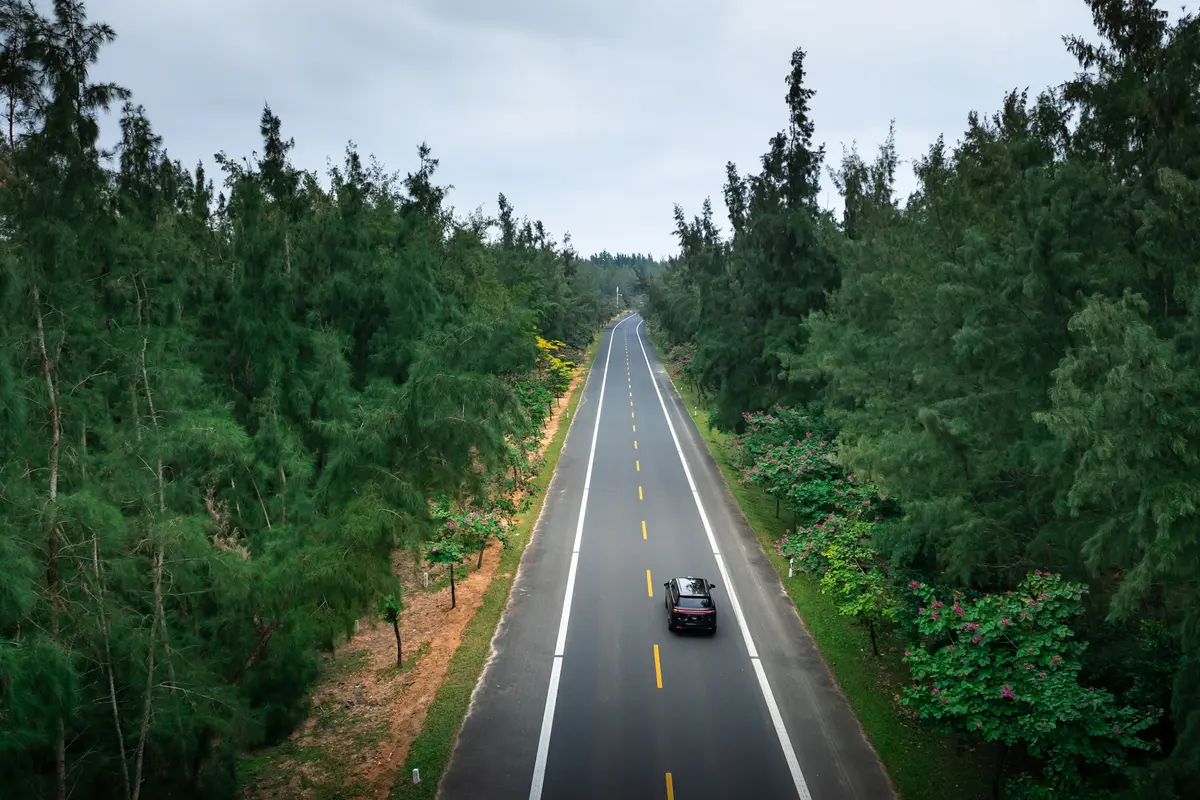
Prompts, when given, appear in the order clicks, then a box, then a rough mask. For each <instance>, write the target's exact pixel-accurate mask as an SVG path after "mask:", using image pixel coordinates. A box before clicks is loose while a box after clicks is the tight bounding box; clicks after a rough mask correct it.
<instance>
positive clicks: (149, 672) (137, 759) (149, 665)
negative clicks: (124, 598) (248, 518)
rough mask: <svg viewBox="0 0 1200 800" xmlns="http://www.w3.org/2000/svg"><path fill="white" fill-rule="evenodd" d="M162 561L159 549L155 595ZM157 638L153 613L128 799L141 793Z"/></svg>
mask: <svg viewBox="0 0 1200 800" xmlns="http://www.w3.org/2000/svg"><path fill="white" fill-rule="evenodd" d="M162 563H163V554H162V550H161V549H159V550H158V552H157V553H156V554H155V556H154V594H155V595H156V596H161V594H162ZM157 638H158V615H157V614H153V615H152V616H151V619H150V639H149V646H148V647H147V648H146V697H145V699H144V700H143V701H142V726H141V730H139V731H138V743H137V752H136V754H135V755H134V764H133V791H132V792H131V793H130V795H129V798H130V800H138V797H139V796H140V795H141V793H142V758H143V756H145V754H146V734H147V733H148V732H149V730H150V711H151V708H152V705H153V704H152V700H153V697H154V644H155V640H156V639H157Z"/></svg>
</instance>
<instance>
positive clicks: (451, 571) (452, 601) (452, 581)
mask: <svg viewBox="0 0 1200 800" xmlns="http://www.w3.org/2000/svg"><path fill="white" fill-rule="evenodd" d="M457 605H458V601H457V600H456V599H455V597H454V565H453V564H451V565H450V607H451V608H454V607H455V606H457Z"/></svg>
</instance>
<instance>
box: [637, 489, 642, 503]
mask: <svg viewBox="0 0 1200 800" xmlns="http://www.w3.org/2000/svg"><path fill="white" fill-rule="evenodd" d="M641 499H642V487H640V486H639V487H638V500H641Z"/></svg>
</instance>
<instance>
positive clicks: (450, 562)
mask: <svg viewBox="0 0 1200 800" xmlns="http://www.w3.org/2000/svg"><path fill="white" fill-rule="evenodd" d="M466 555H467V554H466V551H465V549H464V548H463V542H462V541H461V540H460V539H459V538H458V537H457V536H455V535H453V534H452V533H448V532H445V531H444V532H443V535H441V536H439V537H438V538H436V539H434V540H433V541H432V542H426V544H425V561H426V562H428V563H429V564H440V565H441V566H444V567H446V568H447V569H448V571H449V573H450V607H451V608H454V607H455V606H457V605H458V598H457V597H456V596H455V591H454V566H455V565H456V564H461V563H462V562H463V560H464V559H465V558H466Z"/></svg>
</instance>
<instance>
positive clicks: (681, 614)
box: [663, 577, 717, 636]
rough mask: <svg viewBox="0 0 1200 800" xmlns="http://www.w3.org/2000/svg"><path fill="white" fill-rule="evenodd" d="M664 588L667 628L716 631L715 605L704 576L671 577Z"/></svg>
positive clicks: (711, 584)
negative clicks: (665, 590)
mask: <svg viewBox="0 0 1200 800" xmlns="http://www.w3.org/2000/svg"><path fill="white" fill-rule="evenodd" d="M663 585H664V586H666V587H667V598H666V605H667V630H671V631H705V632H706V633H708V634H709V635H710V636H711V635H712V634H714V633H716V632H717V604H716V602H715V601H714V600H713V597H712V590H713V589H715V588H717V586H716V584H714V583H709V582H708V580H707V579H706V578H692V577H687V578H672V579H671V580H669V581H667V582H666V583H664V584H663Z"/></svg>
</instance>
